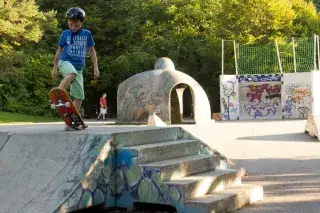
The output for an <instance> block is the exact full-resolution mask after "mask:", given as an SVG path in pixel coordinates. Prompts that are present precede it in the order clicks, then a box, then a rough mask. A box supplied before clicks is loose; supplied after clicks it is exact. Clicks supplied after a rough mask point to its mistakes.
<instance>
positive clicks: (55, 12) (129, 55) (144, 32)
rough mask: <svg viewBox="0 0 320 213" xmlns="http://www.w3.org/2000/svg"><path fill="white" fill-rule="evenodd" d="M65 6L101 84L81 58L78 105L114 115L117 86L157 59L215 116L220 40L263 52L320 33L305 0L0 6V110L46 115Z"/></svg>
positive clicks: (123, 0) (10, 2) (49, 1)
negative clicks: (75, 11) (88, 38)
mask: <svg viewBox="0 0 320 213" xmlns="http://www.w3.org/2000/svg"><path fill="white" fill-rule="evenodd" d="M316 2H317V1H316ZM37 5H38V6H37ZM73 6H80V7H82V8H83V9H84V10H85V11H86V14H87V18H86V21H85V23H84V27H86V28H87V29H89V30H91V31H92V34H93V36H94V40H95V42H96V49H97V52H98V54H97V55H98V61H99V68H100V76H101V77H100V78H99V79H98V80H97V81H96V80H93V75H92V64H91V60H90V59H89V58H88V59H87V66H86V68H85V73H84V77H85V92H86V94H85V95H86V100H85V102H84V105H85V106H87V107H90V106H92V105H93V104H95V103H96V102H97V101H98V100H99V96H100V95H101V94H102V93H103V92H107V93H108V99H109V100H111V101H110V102H109V103H110V105H111V107H112V108H113V110H114V111H115V109H116V105H115V104H116V103H115V102H116V91H117V87H118V85H119V84H120V83H121V82H122V81H124V80H125V79H127V78H128V77H130V76H132V75H134V74H136V73H139V72H142V71H146V70H151V69H153V66H154V63H155V61H156V59H157V58H159V57H163V56H166V57H169V58H171V59H172V60H173V62H174V63H175V66H176V68H177V70H181V71H183V72H185V73H187V74H189V75H191V76H192V77H193V78H195V79H196V80H197V81H198V82H199V83H200V84H201V85H202V87H203V88H204V89H205V91H206V92H207V95H208V96H209V99H210V102H211V106H212V111H219V75H220V66H221V39H235V40H237V41H238V42H241V43H245V44H252V43H260V44H263V43H268V42H270V41H273V40H274V39H275V38H278V39H279V38H280V39H286V38H290V37H292V36H294V37H303V36H308V37H310V36H311V35H313V34H314V33H319V30H320V28H319V24H318V23H319V14H318V13H317V12H316V9H315V6H314V5H313V4H312V3H311V2H310V1H305V0H207V1H203V0H188V1H185V0H170V1H169V0H134V1H133V0H86V1H84V0H71V1H62V0H37V4H35V2H34V1H33V0H26V1H17V0H6V1H3V0H0V46H1V47H0V67H1V72H0V108H1V109H4V110H7V111H9V110H10V111H21V112H22V111H23V112H29V113H33V114H46V113H48V112H49V110H48V106H47V101H48V97H47V94H48V91H49V89H50V88H51V87H52V86H54V85H57V83H58V82H53V81H52V80H51V78H50V71H51V69H52V61H53V58H54V53H55V50H56V48H57V41H58V38H59V35H60V32H61V30H64V29H66V28H67V24H66V20H65V18H64V16H65V12H66V11H67V9H68V8H69V7H73ZM12 8H13V9H12ZM22 20H23V21H22ZM230 50H231V48H230ZM4 53H5V54H4ZM226 57H228V58H230V59H231V58H232V57H233V56H232V54H231V51H228V52H227V53H226ZM232 63H233V61H232V60H230V63H228V64H226V65H225V68H226V69H232V66H233V65H232ZM110 105H109V106H110Z"/></svg>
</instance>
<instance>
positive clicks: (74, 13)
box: [66, 7, 86, 22]
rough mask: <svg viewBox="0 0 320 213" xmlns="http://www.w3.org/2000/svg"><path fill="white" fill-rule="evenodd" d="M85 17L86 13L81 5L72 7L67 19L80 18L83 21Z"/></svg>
mask: <svg viewBox="0 0 320 213" xmlns="http://www.w3.org/2000/svg"><path fill="white" fill-rule="evenodd" d="M85 17H86V13H85V12H84V10H83V9H81V8H80V7H72V8H70V9H69V10H68V11H67V13H66V18H67V19H73V20H80V21H81V22H83V21H84V18H85Z"/></svg>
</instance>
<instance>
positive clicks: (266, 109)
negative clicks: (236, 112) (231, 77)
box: [240, 82, 281, 119]
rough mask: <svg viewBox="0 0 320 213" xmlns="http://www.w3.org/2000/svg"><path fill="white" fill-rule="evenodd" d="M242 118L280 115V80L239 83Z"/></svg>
mask: <svg viewBox="0 0 320 213" xmlns="http://www.w3.org/2000/svg"><path fill="white" fill-rule="evenodd" d="M241 85H242V86H241V87H240V88H241V90H240V101H241V110H242V112H241V118H242V119H252V118H253V119H261V118H263V119H265V118H276V117H279V118H280V117H281V115H280V114H281V110H279V108H281V82H249V83H241Z"/></svg>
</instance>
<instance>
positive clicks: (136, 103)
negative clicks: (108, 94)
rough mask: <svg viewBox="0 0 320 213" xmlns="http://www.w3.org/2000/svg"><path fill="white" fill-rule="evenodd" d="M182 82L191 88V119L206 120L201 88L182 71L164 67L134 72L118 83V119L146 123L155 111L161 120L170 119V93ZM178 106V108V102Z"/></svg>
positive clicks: (207, 110)
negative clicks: (192, 102) (192, 115)
mask: <svg viewBox="0 0 320 213" xmlns="http://www.w3.org/2000/svg"><path fill="white" fill-rule="evenodd" d="M180 84H185V85H187V86H188V87H189V88H190V90H192V97H193V99H194V100H197V101H196V102H194V107H193V109H194V115H195V116H194V119H195V121H196V122H203V121H204V120H210V114H211V111H210V104H209V100H208V97H207V95H206V93H205V91H204V90H203V88H202V87H201V86H200V85H199V84H198V83H197V82H196V81H195V80H194V79H193V78H191V77H190V76H188V75H186V74H185V73H183V72H180V71H177V70H172V69H166V70H165V71H164V70H162V69H159V70H152V71H146V72H142V73H138V74H136V75H134V76H132V77H130V78H128V79H127V80H125V81H124V82H122V83H121V84H120V85H119V87H118V91H117V118H118V121H119V122H132V123H147V121H148V117H149V114H150V113H155V114H156V115H157V116H158V117H159V118H160V119H161V120H163V121H164V122H165V123H170V122H171V119H172V117H171V106H170V104H171V95H172V94H171V93H173V91H175V89H174V87H175V86H176V85H180ZM179 107H181V106H180V105H179Z"/></svg>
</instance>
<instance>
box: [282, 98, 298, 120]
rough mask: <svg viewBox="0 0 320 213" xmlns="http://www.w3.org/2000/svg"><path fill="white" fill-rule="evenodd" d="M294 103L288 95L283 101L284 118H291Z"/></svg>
mask: <svg viewBox="0 0 320 213" xmlns="http://www.w3.org/2000/svg"><path fill="white" fill-rule="evenodd" d="M294 107H295V105H294V104H293V98H292V97H291V96H289V97H288V99H287V100H286V102H285V105H284V107H283V111H284V112H285V113H286V115H285V118H291V117H292V115H293V112H292V110H293V108H294Z"/></svg>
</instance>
